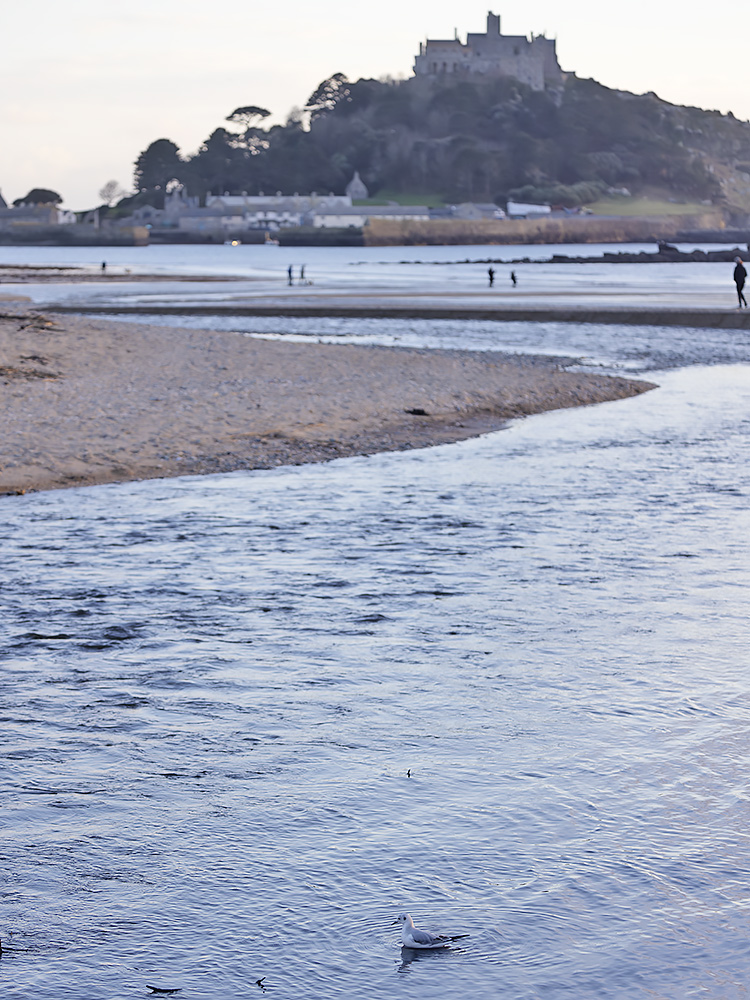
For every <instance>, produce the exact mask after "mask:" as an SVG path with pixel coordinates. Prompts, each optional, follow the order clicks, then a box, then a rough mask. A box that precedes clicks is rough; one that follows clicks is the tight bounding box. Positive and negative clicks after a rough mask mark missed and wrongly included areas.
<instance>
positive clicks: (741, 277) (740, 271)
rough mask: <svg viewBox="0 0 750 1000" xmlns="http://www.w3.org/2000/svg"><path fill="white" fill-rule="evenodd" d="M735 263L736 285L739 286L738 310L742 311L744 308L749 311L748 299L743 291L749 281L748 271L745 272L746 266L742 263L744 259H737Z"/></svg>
mask: <svg viewBox="0 0 750 1000" xmlns="http://www.w3.org/2000/svg"><path fill="white" fill-rule="evenodd" d="M734 263H735V268H734V283H735V285H736V286H737V299H738V300H739V305H738V306H737V308H738V309H742V307H743V306H744V307H745V309H747V299H746V298H745V295H744V293H743V291H742V289H743V288H744V287H745V281H746V280H747V271H746V270H745V265H744V264H743V263H742V257H735V258H734Z"/></svg>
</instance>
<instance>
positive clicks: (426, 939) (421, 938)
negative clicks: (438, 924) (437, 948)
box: [411, 927, 438, 944]
mask: <svg viewBox="0 0 750 1000" xmlns="http://www.w3.org/2000/svg"><path fill="white" fill-rule="evenodd" d="M411 936H412V938H413V939H414V940H415V941H416V942H417V944H434V943H435V942H436V941H437V940H438V938H436V937H435V935H434V934H430V933H429V932H428V931H420V930H419V929H418V928H417V927H412V930H411Z"/></svg>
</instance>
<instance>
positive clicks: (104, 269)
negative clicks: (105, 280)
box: [102, 260, 107, 274]
mask: <svg viewBox="0 0 750 1000" xmlns="http://www.w3.org/2000/svg"><path fill="white" fill-rule="evenodd" d="M106 270H107V262H106V260H103V261H102V274H104V272H105V271H106Z"/></svg>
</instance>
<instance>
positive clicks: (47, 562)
mask: <svg viewBox="0 0 750 1000" xmlns="http://www.w3.org/2000/svg"><path fill="white" fill-rule="evenodd" d="M699 334H700V331H697V332H695V336H696V337H697V336H699ZM727 349H728V348H727ZM694 350H695V351H696V352H698V348H694ZM655 381H658V382H659V383H660V384H661V388H660V389H659V390H657V391H654V392H651V393H648V394H646V395H644V396H640V397H637V398H635V399H630V400H626V401H622V402H617V403H612V404H606V405H604V406H598V407H593V408H589V409H584V410H576V411H570V410H565V411H560V412H557V413H550V414H545V415H542V416H539V417H535V418H532V419H529V420H526V421H523V422H519V423H516V424H514V425H513V426H512V427H511V428H510V429H508V430H506V431H502V432H499V433H497V434H493V435H489V436H487V437H485V438H483V439H480V440H476V441H469V442H463V443H460V444H457V445H451V446H444V447H440V448H436V449H432V450H426V451H420V452H411V453H399V454H391V455H383V456H375V457H372V458H363V459H347V460H341V461H337V462H334V463H331V464H329V465H321V466H310V467H302V468H289V469H278V470H274V471H270V472H260V473H252V474H241V473H236V474H232V475H226V476H211V477H206V478H203V479H201V478H193V479H182V480H169V481H161V482H150V483H144V484H128V485H125V486H111V487H96V488H91V489H84V490H71V491H60V492H56V493H49V494H40V495H35V496H26V497H15V498H6V499H4V500H3V501H2V503H0V517H2V521H3V536H4V545H3V550H4V572H3V580H2V594H3V599H4V600H3V604H4V609H5V611H4V620H5V624H6V629H5V639H4V642H3V681H4V683H3V686H2V689H0V714H1V716H2V721H3V734H4V739H3V741H2V764H3V767H2V772H1V773H2V779H1V781H2V786H1V787H2V795H3V805H4V809H3V844H4V872H5V875H4V879H3V887H2V894H1V895H0V935H1V936H2V939H3V946H4V949H5V951H4V955H3V958H2V961H0V981H1V982H2V990H3V995H4V996H7V997H8V998H11V1000H28V998H29V997H32V996H33V997H36V998H40V1000H59V997H61V996H66V997H69V998H71V1000H90V998H92V997H99V996H101V997H107V998H108V1000H119V998H126V997H133V996H142V995H145V994H147V992H148V991H147V989H146V987H147V986H156V987H160V988H163V989H180V990H182V992H181V993H180V994H179V995H180V996H184V997H186V998H187V997H201V998H211V1000H225V998H235V997H237V998H239V997H243V998H244V997H252V996H255V995H260V993H261V992H262V991H263V990H264V989H265V990H267V992H268V994H269V995H277V996H279V997H281V996H285V997H293V998H300V1000H312V998H316V1000H317V998H319V997H322V996H325V997H341V998H363V1000H364V998H367V1000H369V998H372V997H383V996H390V995H393V994H397V995H399V996H405V997H415V998H419V1000H423V998H429V1000H431V998H435V1000H437V998H440V1000H446V998H454V997H455V998H464V997H480V996H508V997H514V998H537V997H544V998H556V997H562V996H569V997H571V998H576V1000H577V998H580V997H585V996H591V997H597V998H599V997H605V998H606V997H613V998H618V1000H620V998H630V997H653V996H658V997H675V998H677V997H685V996H693V995H694V996H710V997H721V998H732V997H742V996H745V994H746V988H747V979H748V968H749V965H750V945H749V943H748V940H749V939H748V935H747V926H746V924H747V910H748V906H749V904H750V891H749V890H748V882H747V874H746V873H747V829H748V823H749V821H750V810H749V807H748V796H747V793H746V790H745V789H746V784H747V773H746V772H747V762H748V759H750V692H749V690H748V681H747V617H748V606H747V596H746V595H747V592H748V582H750V581H749V580H748V575H749V570H748V567H749V565H750V564H749V561H748V538H750V514H749V513H748V509H749V506H748V494H749V492H750V472H748V469H749V465H748V461H747V457H748V447H747V445H748V432H749V431H750V420H749V419H748V413H749V412H750V368H747V367H744V366H741V365H732V366H724V367H713V368H706V367H700V368H687V369H681V370H677V371H671V372H664V373H660V374H659V375H658V376H657V377H655ZM405 907H406V908H408V909H409V910H410V912H411V913H412V914H413V915H414V917H415V920H416V921H417V923H419V924H422V925H424V926H427V927H429V926H439V927H441V928H449V929H451V931H452V932H453V930H455V933H466V934H469V935H470V937H469V938H467V939H466V940H465V941H463V942H461V944H462V947H461V948H460V949H459V948H457V949H455V950H450V951H448V952H446V953H445V954H439V953H438V954H430V955H424V956H423V955H419V956H418V957H417V958H416V960H414V961H412V960H410V959H409V960H407V957H406V956H404V955H403V954H402V951H401V948H400V938H399V935H398V933H397V930H396V929H394V928H393V927H392V926H391V923H392V921H393V919H394V917H395V915H396V914H397V913H398V912H399V911H400V910H402V909H404V908H405ZM399 972H401V973H406V974H399ZM259 981H260V985H258V983H259Z"/></svg>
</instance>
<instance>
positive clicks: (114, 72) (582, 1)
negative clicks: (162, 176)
mask: <svg viewBox="0 0 750 1000" xmlns="http://www.w3.org/2000/svg"><path fill="white" fill-rule="evenodd" d="M490 4H491V5H492V9H493V10H494V12H495V13H498V14H500V16H501V18H502V32H503V34H518V35H529V34H531V33H534V34H541V33H546V34H547V35H548V37H554V38H556V39H557V51H558V56H559V59H560V63H561V65H562V67H563V69H565V70H570V71H573V72H576V73H577V74H578V76H581V77H594V78H595V79H596V80H598V81H599V82H600V83H603V84H605V85H607V86H609V87H616V88H620V89H623V90H631V91H633V92H634V93H644V92H646V91H655V92H656V93H657V94H658V95H659V96H660V97H663V98H664V99H666V100H669V101H672V102H673V103H676V104H691V105H695V106H697V107H703V108H708V109H718V110H720V111H722V112H727V111H730V110H731V111H732V112H733V113H734V114H735V115H736V116H737V117H738V118H742V119H745V120H747V119H750V69H749V68H748V67H749V66H750V3H749V2H748V0H735V2H733V3H722V4H716V5H715V6H714V5H712V4H708V3H706V2H705V0H620V2H619V3H610V4H607V3H606V2H603V0H534V2H528V0H527V2H523V0H460V2H459V0H453V2H449V0H379V2H378V3H367V4H365V3H362V2H361V0H351V2H349V3H336V4H329V5H316V4H311V3H309V2H308V0H304V2H303V0H286V2H285V3H276V4H274V3H269V2H266V0H263V2H259V0H223V2H222V3H219V4H217V5H216V6H215V7H214V6H213V5H212V4H209V3H206V2H205V0H123V2H122V3H120V4H118V5H113V4H111V3H110V4H103V3H100V2H96V3H95V2H94V0H66V2H65V3H60V2H58V0H55V2H53V0H25V2H24V3H23V4H20V3H14V4H12V6H11V3H10V0H6V3H5V5H4V7H5V9H4V11H3V16H2V26H3V54H2V59H1V60H0V94H1V95H2V97H1V98H0V135H1V136H2V146H1V147H0V191H2V193H3V195H4V197H5V198H6V200H7V201H8V202H9V203H10V201H12V200H13V199H14V198H18V197H21V196H23V195H25V194H26V193H27V192H28V191H29V190H30V189H31V188H32V187H47V188H52V189H54V190H56V191H58V192H59V193H60V194H61V195H62V196H63V198H64V204H65V206H66V207H67V208H73V209H76V210H81V209H85V208H90V207H92V206H94V205H96V204H98V203H99V201H100V199H99V197H98V191H99V189H100V188H101V187H102V186H103V184H104V183H105V182H106V181H108V180H111V179H115V180H118V181H119V182H120V183H121V184H122V186H123V187H125V188H127V189H128V190H130V188H131V185H132V177H133V162H134V160H135V159H136V157H137V156H138V154H139V153H140V152H141V151H142V150H143V149H145V148H146V146H147V145H148V144H149V143H150V142H152V141H153V140H155V139H160V138H167V139H172V140H173V141H174V142H176V143H177V145H178V146H179V147H180V148H181V150H182V152H183V153H192V152H194V151H195V150H196V149H197V147H198V146H199V145H200V144H201V142H202V141H203V140H204V139H205V138H206V137H207V136H208V135H210V133H211V132H212V131H213V130H214V129H215V128H217V127H219V126H221V125H223V124H224V118H225V117H226V115H228V114H230V113H231V112H232V111H233V110H234V108H236V107H238V106H240V105H247V104H258V105H261V106H262V107H266V108H268V109H269V110H270V111H272V112H273V115H274V119H273V120H275V121H284V120H285V118H286V115H287V114H288V112H289V110H290V109H291V108H292V107H293V106H294V105H303V104H304V103H305V102H306V100H307V98H308V97H309V95H310V94H311V93H312V91H313V90H314V89H315V87H316V86H317V85H318V83H320V81H321V80H323V79H325V78H326V77H328V76H330V75H332V74H333V73H337V72H342V73H346V75H347V76H348V77H349V78H350V79H352V80H356V79H359V78H360V77H376V78H377V77H380V76H384V75H386V74H390V75H393V76H399V75H403V76H409V75H411V71H412V65H413V59H414V56H415V54H416V53H417V51H418V48H419V42H420V41H422V40H424V39H425V38H427V37H430V38H452V37H453V31H454V28H457V29H458V31H459V35H460V37H461V38H462V40H465V36H466V33H467V32H469V31H479V32H481V31H484V30H485V25H486V18H487V11H488V9H489V8H490Z"/></svg>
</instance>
